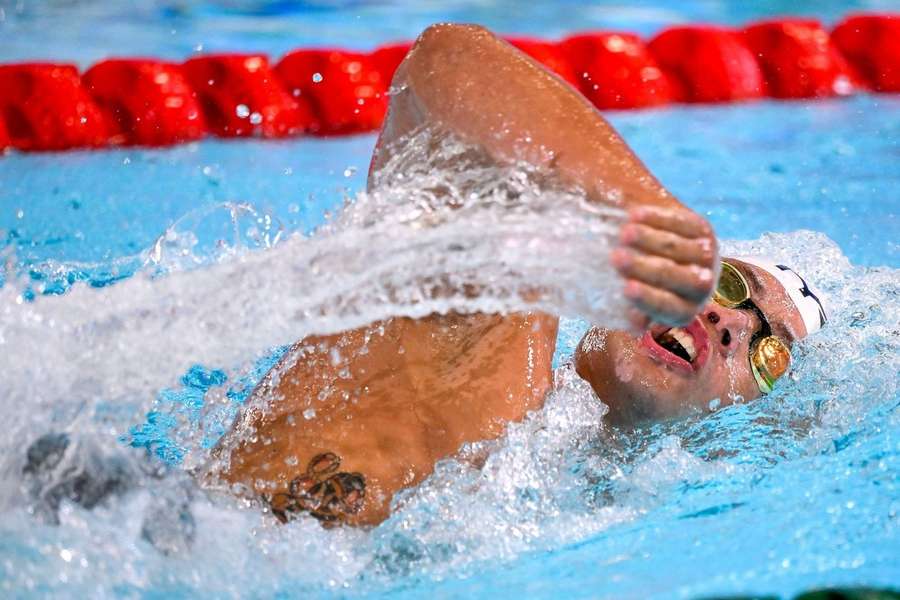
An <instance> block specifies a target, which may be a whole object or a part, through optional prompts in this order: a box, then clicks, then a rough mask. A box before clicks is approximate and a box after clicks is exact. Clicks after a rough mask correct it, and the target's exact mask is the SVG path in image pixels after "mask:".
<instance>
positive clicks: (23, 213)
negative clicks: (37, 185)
mask: <svg viewBox="0 0 900 600" xmlns="http://www.w3.org/2000/svg"><path fill="white" fill-rule="evenodd" d="M24 216H25V211H24V210H22V209H21V208H20V209H19V210H17V211H16V218H17V219H21V218H22V217H24Z"/></svg>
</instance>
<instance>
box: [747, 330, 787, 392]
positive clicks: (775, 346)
mask: <svg viewBox="0 0 900 600" xmlns="http://www.w3.org/2000/svg"><path fill="white" fill-rule="evenodd" d="M750 366H751V367H752V369H753V376H754V377H755V378H756V383H758V384H759V389H760V390H761V391H762V392H763V393H764V394H768V393H769V392H771V391H772V388H773V387H774V386H775V382H776V381H778V378H779V377H781V376H782V375H784V374H785V373H787V370H788V368H789V367H790V366H791V351H790V350H789V349H788V347H787V346H786V345H785V344H784V342H782V341H781V340H780V339H778V338H777V337H774V336H769V337H767V338H763V339H762V340H760V341H759V342H758V343H757V344H756V345H755V347H754V348H752V349H751V351H750Z"/></svg>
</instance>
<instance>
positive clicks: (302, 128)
mask: <svg viewBox="0 0 900 600" xmlns="http://www.w3.org/2000/svg"><path fill="white" fill-rule="evenodd" d="M508 41H509V42H510V43H511V44H513V45H514V46H516V47H517V48H519V49H520V50H522V51H523V52H525V53H526V54H528V55H530V56H531V57H532V58H534V59H535V60H537V61H538V62H540V63H542V64H544V65H545V66H547V67H548V68H549V69H551V70H552V71H554V72H556V73H557V74H558V75H559V76H560V77H561V78H562V79H564V80H566V81H568V82H569V83H571V84H572V85H573V86H575V87H576V88H577V89H579V90H580V91H581V93H583V94H584V95H585V97H587V98H588V99H589V100H590V101H591V102H593V103H594V105H596V106H597V108H600V109H632V108H642V107H648V106H660V105H664V104H669V103H673V102H732V101H739V100H749V99H755V98H762V97H767V96H768V97H772V98H816V97H829V96H842V95H848V94H852V93H854V92H856V91H859V90H869V91H875V92H900V14H867V15H851V16H849V17H847V18H845V19H844V20H843V21H842V22H841V23H840V24H838V25H837V26H836V27H835V28H834V30H833V31H832V32H831V34H830V35H829V33H828V32H827V31H826V30H825V29H824V28H823V26H822V24H821V23H819V22H818V21H815V20H809V19H795V18H784V19H777V20H769V21H763V22H758V23H752V24H750V25H749V26H747V27H745V28H743V29H730V28H724V27H715V26H708V25H696V26H687V27H673V28H669V29H665V30H663V31H662V32H661V33H659V34H658V35H656V36H655V37H654V38H653V39H651V40H649V42H647V43H645V42H644V41H642V40H641V39H640V38H639V37H638V36H636V35H634V34H630V33H623V32H591V33H585V34H578V35H573V36H570V37H568V38H565V39H563V40H559V41H544V40H537V39H531V38H509V39H508ZM410 45H411V44H410V43H398V44H392V45H387V46H383V47H380V48H378V49H376V50H374V51H373V52H370V53H361V52H351V51H347V50H334V49H299V50H295V51H293V52H291V53H289V54H287V55H286V56H284V57H283V58H282V59H281V60H280V61H279V62H278V63H277V64H275V65H272V64H270V63H269V59H268V58H267V57H266V56H264V55H261V54H214V55H205V56H198V57H195V58H191V59H189V60H187V61H185V62H184V63H174V62H165V61H160V60H156V59H152V58H147V59H143V58H128V59H124V58H112V59H108V60H104V61H102V62H99V63H97V64H95V65H94V66H92V67H91V68H90V69H88V70H87V71H86V72H85V73H83V74H81V75H79V73H78V70H77V69H76V68H75V67H74V66H72V65H66V64H53V63H18V64H8V65H0V150H3V149H4V148H15V149H17V150H21V151H39V150H65V149H69V148H96V147H101V146H120V145H143V146H165V145H169V144H176V143H181V142H188V141H193V140H197V139H200V138H202V137H204V136H206V135H215V136H220V137H249V136H255V137H265V138H278V137H285V136H295V135H318V136H329V135H343V134H351V133H361V132H367V131H374V130H377V129H378V128H379V127H380V126H381V123H382V121H383V119H384V115H385V111H386V109H387V89H388V85H389V83H390V80H391V78H392V77H393V74H394V71H395V70H396V68H397V65H399V64H400V62H401V61H402V60H403V56H404V55H405V54H406V52H407V51H408V50H409V48H410Z"/></svg>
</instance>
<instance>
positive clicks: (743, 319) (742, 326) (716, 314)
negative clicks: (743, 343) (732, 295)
mask: <svg viewBox="0 0 900 600" xmlns="http://www.w3.org/2000/svg"><path fill="white" fill-rule="evenodd" d="M703 317H704V319H705V320H706V322H707V323H709V324H710V325H711V326H712V329H713V332H714V335H711V336H710V338H712V343H713V347H714V348H716V349H717V350H718V351H719V353H721V354H722V356H725V357H729V356H731V355H733V354H734V353H735V352H736V351H737V348H738V346H739V345H740V340H741V336H742V335H743V334H744V333H745V332H747V331H749V330H750V316H749V315H748V314H747V312H746V311H743V310H732V309H730V308H725V307H724V306H719V305H717V304H711V305H709V306H707V307H706V310H705V311H704V313H703Z"/></svg>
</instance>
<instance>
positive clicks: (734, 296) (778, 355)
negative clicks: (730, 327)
mask: <svg viewBox="0 0 900 600" xmlns="http://www.w3.org/2000/svg"><path fill="white" fill-rule="evenodd" d="M713 301H714V302H715V303H716V304H719V305H721V306H724V307H725V308H732V309H738V310H751V311H753V312H754V313H755V314H756V316H757V317H758V318H759V322H760V328H759V329H758V330H757V331H756V333H754V334H753V338H751V340H750V370H751V371H753V377H754V378H755V379H756V383H757V384H758V385H759V391H761V392H762V393H763V394H768V393H769V392H771V391H772V388H773V387H774V386H775V382H776V381H777V380H778V378H779V377H781V376H782V375H784V374H785V373H786V372H787V370H788V367H790V365H791V351H790V349H788V346H787V344H785V343H784V341H783V340H782V339H781V338H779V337H778V336H775V335H772V327H771V326H770V325H769V320H768V319H766V316H765V315H764V314H763V311H761V310H760V309H759V307H758V306H757V305H756V304H755V303H754V302H753V299H752V298H750V286H749V285H748V283H747V279H746V278H745V277H744V275H743V273H741V272H740V271H739V270H738V269H737V268H736V267H735V266H734V265H732V264H729V263H727V262H725V261H722V274H721V275H720V276H719V283H718V285H716V291H715V293H714V294H713Z"/></svg>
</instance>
